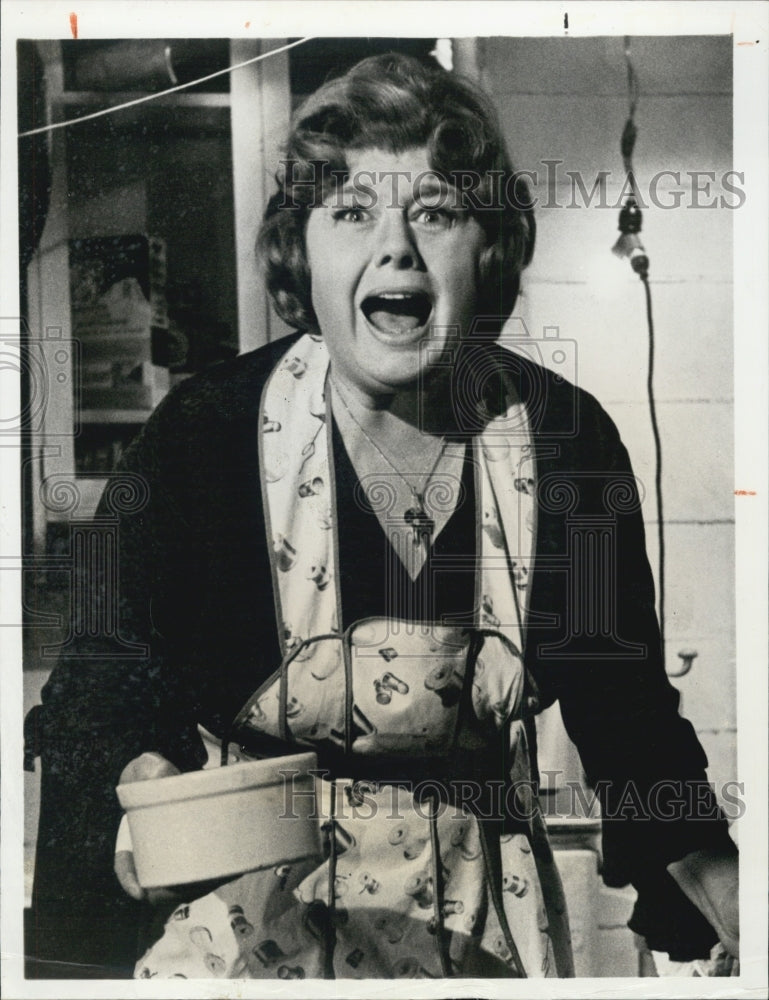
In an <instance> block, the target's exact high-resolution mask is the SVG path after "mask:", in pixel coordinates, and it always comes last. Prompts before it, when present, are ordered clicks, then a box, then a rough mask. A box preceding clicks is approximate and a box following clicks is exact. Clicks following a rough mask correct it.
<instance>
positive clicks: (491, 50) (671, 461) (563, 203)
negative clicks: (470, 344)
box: [479, 36, 746, 786]
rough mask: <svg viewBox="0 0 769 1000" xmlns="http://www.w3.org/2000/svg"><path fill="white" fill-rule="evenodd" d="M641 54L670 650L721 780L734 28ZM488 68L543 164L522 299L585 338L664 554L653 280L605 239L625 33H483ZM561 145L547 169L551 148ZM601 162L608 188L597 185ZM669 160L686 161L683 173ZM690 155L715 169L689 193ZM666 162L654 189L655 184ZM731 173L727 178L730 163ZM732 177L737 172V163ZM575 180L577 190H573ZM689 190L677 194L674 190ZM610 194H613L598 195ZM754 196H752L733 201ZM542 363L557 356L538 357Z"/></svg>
mask: <svg viewBox="0 0 769 1000" xmlns="http://www.w3.org/2000/svg"><path fill="white" fill-rule="evenodd" d="M631 53H632V58H633V62H634V64H635V68H636V72H637V74H638V78H639V82H640V87H641V95H640V100H639V102H638V107H637V111H636V118H635V120H636V125H637V128H638V138H637V141H636V149H635V156H634V165H635V171H636V176H637V179H638V183H639V186H640V189H641V194H642V196H643V197H644V198H645V199H646V201H647V202H648V203H649V207H648V208H647V209H646V210H645V211H644V218H643V233H642V239H643V242H644V245H645V247H646V249H647V251H648V253H649V256H650V260H651V268H650V275H651V285H652V296H653V309H654V321H655V327H656V345H657V350H656V355H657V357H656V366H655V368H656V374H655V390H656V397H657V409H658V418H659V424H660V433H661V437H662V444H663V463H664V466H663V469H664V472H663V497H664V524H665V537H666V585H667V597H666V609H667V615H666V617H667V643H666V646H667V648H666V656H667V667H668V670H669V671H672V670H676V669H678V668H679V667H680V665H681V661H680V660H679V658H678V655H677V654H678V651H679V650H681V649H684V648H692V649H696V650H697V651H698V652H699V656H698V658H697V659H696V660H695V662H694V667H693V669H692V671H691V672H690V673H689V674H688V676H686V677H684V678H681V679H680V680H676V681H674V683H676V684H677V685H678V686H679V687H680V689H681V691H682V693H683V708H684V714H685V715H687V716H688V717H689V718H690V719H691V720H692V722H693V724H694V726H695V728H696V729H697V731H698V733H699V735H700V738H701V740H702V742H703V744H704V746H705V749H706V751H707V753H708V756H709V758H710V777H711V779H712V780H713V781H715V782H716V784H717V786H720V784H721V783H722V782H723V781H725V780H728V779H733V778H736V777H737V774H736V759H735V723H736V716H735V659H734V589H733V581H734V556H733V552H734V502H735V498H734V490H735V487H736V486H739V484H735V482H734V474H733V364H732V285H733V280H732V219H733V211H734V210H733V209H729V208H725V207H699V208H698V207H694V205H693V204H692V203H693V201H695V200H696V201H698V202H699V203H700V205H702V206H708V205H710V204H711V203H712V202H714V201H715V202H716V203H720V202H722V201H724V200H725V201H727V202H728V203H730V204H735V203H737V202H738V201H739V197H738V196H737V195H733V194H730V193H729V191H728V190H726V189H725V188H724V187H723V186H722V184H721V179H722V178H723V176H724V174H725V173H726V172H727V171H730V170H731V169H732V161H731V149H732V97H731V92H732V73H731V66H732V60H731V56H732V40H731V38H730V37H727V36H722V37H684V38H678V39H676V38H662V37H660V38H639V39H632V40H631ZM479 61H480V64H481V72H482V78H483V82H484V84H485V86H486V87H487V89H488V90H489V91H490V92H491V93H492V95H493V97H494V99H495V102H496V104H497V106H498V108H499V111H500V114H501V117H502V121H503V125H504V129H505V133H506V137H507V141H508V144H509V148H510V151H511V154H512V156H513V160H514V163H515V166H516V167H517V168H518V169H522V170H531V171H536V172H537V175H538V183H537V184H536V185H535V187H534V193H535V194H536V195H537V197H538V199H539V206H540V207H539V210H538V212H537V222H538V227H539V229H538V246H537V250H536V253H535V258H534V263H533V264H532V266H531V268H530V269H529V271H528V272H527V274H526V278H525V292H524V295H523V297H522V300H521V304H520V313H521V316H522V317H523V319H524V320H525V322H526V324H527V326H528V328H529V331H530V332H531V334H532V336H535V337H536V336H541V335H542V329H543V327H548V326H549V327H558V328H559V332H560V337H561V338H562V339H564V340H573V341H575V342H576V372H575V375H576V379H577V381H578V383H579V384H580V385H581V386H583V387H584V388H586V389H588V390H589V391H590V392H592V393H594V394H595V395H596V396H597V397H598V399H599V400H600V401H601V402H602V403H603V404H604V406H605V407H606V408H607V409H608V411H609V413H610V414H611V416H612V417H613V418H614V420H615V421H616V423H617V425H618V427H619V430H620V433H621V435H622V437H623V439H624V441H625V444H626V445H627V447H628V450H629V451H630V455H631V458H632V460H633V465H634V469H635V473H636V475H637V476H638V477H639V479H640V480H641V482H642V484H643V487H644V488H645V491H646V499H645V501H644V516H645V521H646V526H647V542H648V551H649V557H650V559H651V562H652V566H653V568H654V570H655V574H656V570H657V510H656V504H655V497H654V443H653V437H652V431H651V423H650V419H649V412H648V406H647V402H646V374H647V351H648V339H647V327H646V313H645V300H644V293H643V287H642V285H641V283H640V281H639V280H638V278H637V277H636V276H635V275H634V274H633V272H632V270H631V268H630V266H629V264H628V263H627V261H620V260H618V259H617V258H616V257H614V256H613V255H612V254H611V252H610V248H611V247H612V245H613V243H614V241H615V240H616V238H617V236H618V232H617V224H618V216H619V211H618V209H617V208H616V207H614V206H616V205H617V203H618V200H619V199H620V195H621V192H622V189H623V185H624V183H625V175H624V172H623V167H622V159H621V155H620V145H619V143H620V134H621V132H622V128H623V125H624V123H625V119H626V118H627V113H628V96H627V77H626V64H625V57H624V40H623V39H622V38H621V37H617V38H590V39H576V38H563V39H560V38H543V39H538V38H527V39H519V38H515V39H513V38H491V39H484V40H483V41H482V42H481V45H480V60H479ZM545 160H550V161H561V162H560V163H559V164H558V165H557V166H556V165H554V164H552V163H551V165H550V166H549V167H548V166H547V165H546V164H545V163H544V162H543V161H545ZM601 171H609V172H610V174H609V176H608V177H607V178H606V180H605V187H604V194H603V197H602V198H601V199H600V201H599V194H598V193H596V194H595V196H594V197H593V199H592V203H591V205H590V206H589V207H586V202H587V200H588V199H587V198H586V197H584V196H582V195H580V192H579V188H578V187H576V188H575V184H576V181H572V179H571V177H570V176H569V173H568V172H578V173H579V175H580V176H581V178H582V180H583V183H584V185H585V187H586V190H587V192H588V194H589V192H590V191H591V189H592V187H593V184H594V182H595V179H596V177H597V176H598V175H599V173H600V172H601ZM662 171H673V172H678V173H679V174H680V183H679V182H678V180H677V179H676V178H675V177H671V176H670V175H669V174H668V175H665V176H662V177H659V175H660V173H661V172H662ZM692 171H710V172H714V173H715V176H716V181H715V182H712V181H710V180H709V179H708V178H707V177H702V178H700V180H699V185H700V187H701V188H702V192H701V193H700V194H698V195H697V194H696V193H695V194H692V188H693V186H694V181H693V180H692V178H691V177H690V176H689V173H690V172H692ZM655 177H657V178H658V179H657V181H655V182H654V183H655V184H656V200H657V202H659V203H660V206H675V205H676V203H677V202H679V203H680V204H679V205H678V207H670V208H668V207H658V206H657V205H655V204H653V203H652V199H651V192H650V185H651V184H652V182H653V179H654V178H655ZM727 180H728V178H727ZM733 183H734V184H735V185H737V186H739V180H737V179H733ZM575 191H576V196H575V193H574V192H575ZM677 191H679V192H683V194H676V192H677ZM602 206H609V207H602ZM741 210H742V211H745V210H746V209H745V208H744V207H743V208H742V209H741ZM546 361H547V357H546Z"/></svg>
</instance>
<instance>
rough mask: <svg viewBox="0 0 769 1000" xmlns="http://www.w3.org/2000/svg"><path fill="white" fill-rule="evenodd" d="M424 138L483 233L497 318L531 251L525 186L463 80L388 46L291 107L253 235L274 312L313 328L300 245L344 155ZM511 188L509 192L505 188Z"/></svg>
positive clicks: (482, 310) (397, 148)
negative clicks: (273, 186) (272, 188)
mask: <svg viewBox="0 0 769 1000" xmlns="http://www.w3.org/2000/svg"><path fill="white" fill-rule="evenodd" d="M419 147H425V148H426V149H427V150H428V155H429V162H430V165H431V167H432V169H433V170H434V172H435V173H436V174H437V175H438V176H439V177H441V178H442V179H444V180H445V181H446V182H448V183H449V184H451V185H453V186H454V188H455V189H457V190H458V191H460V192H461V193H462V197H463V198H465V199H466V203H467V204H468V207H469V209H470V211H472V212H473V214H474V215H475V217H476V218H477V220H478V221H479V223H480V224H481V226H482V228H483V229H484V232H485V234H486V240H487V244H486V248H485V249H484V251H483V253H482V256H481V261H480V287H479V289H478V312H479V315H483V316H486V317H489V316H492V317H495V318H498V319H499V326H500V327H501V325H502V323H503V322H504V320H505V319H506V318H507V317H508V316H509V315H510V314H511V313H512V311H513V306H514V305H515V301H516V299H517V297H518V291H519V288H520V278H521V272H522V270H523V269H524V267H526V265H527V264H528V263H529V262H530V260H531V257H532V254H533V251H534V238H535V224H534V214H533V208H532V204H531V199H530V197H529V192H528V188H527V187H526V184H525V182H524V180H523V178H522V177H520V176H518V175H516V174H515V173H514V171H513V167H512V164H511V162H510V159H509V157H508V154H507V151H506V149H505V144H504V140H503V138H502V134H501V130H500V127H499V124H498V122H497V117H496V113H495V111H494V109H493V107H492V105H491V103H490V101H489V100H488V98H487V97H486V95H485V94H484V93H483V92H481V91H479V90H478V88H477V87H476V86H475V85H474V84H473V83H472V82H471V81H469V80H466V79H464V78H462V77H459V76H457V75H455V74H453V73H449V72H447V71H446V70H444V69H442V68H441V67H439V66H438V65H437V64H435V65H434V66H431V65H426V64H424V63H422V62H420V61H419V60H417V59H414V58H412V57H410V56H404V55H400V54H396V53H391V54H388V55H380V56H372V57H370V58H368V59H364V60H362V61H361V62H359V63H358V64H357V65H355V66H354V67H353V68H352V69H351V70H350V71H349V72H347V73H346V74H345V75H344V76H341V77H339V78H337V79H335V80H331V81H330V82H328V83H326V84H324V85H323V86H322V87H320V88H319V89H318V90H317V91H316V92H315V93H314V94H313V95H312V96H311V97H309V98H308V99H307V100H306V101H305V102H304V103H303V104H302V105H301V107H299V108H298V109H297V111H296V112H295V114H294V117H293V120H292V123H291V128H290V132H289V136H288V140H287V142H286V145H285V158H284V160H283V161H282V162H281V167H280V170H279V171H278V173H277V174H276V181H277V184H278V191H277V192H276V193H275V194H274V195H273V196H272V198H271V199H270V201H269V203H268V206H267V209H266V211H265V215H264V220H263V222H262V226H261V230H260V232H259V237H258V241H257V250H258V253H259V255H260V257H261V259H262V261H263V263H264V266H265V276H266V281H267V288H268V290H269V293H270V295H271V296H272V300H273V303H274V305H275V309H276V311H277V313H278V315H279V316H280V317H281V318H282V319H284V320H285V321H286V323H288V324H289V325H290V326H293V327H295V328H297V329H316V328H317V325H318V324H317V319H316V317H315V313H314V310H313V307H312V301H311V276H310V269H309V265H308V263H307V253H306V249H305V230H306V224H307V219H308V216H309V213H310V211H311V209H312V207H313V206H314V205H318V204H320V203H321V201H322V199H323V197H324V194H326V193H327V192H328V191H329V189H330V188H332V187H333V186H334V185H338V184H340V183H344V180H345V178H346V176H347V162H346V158H345V154H346V152H348V151H359V150H361V149H374V148H376V149H383V150H386V151H388V152H391V153H401V152H404V151H406V150H409V149H414V148H419ZM511 193H512V195H513V196H512V197H511Z"/></svg>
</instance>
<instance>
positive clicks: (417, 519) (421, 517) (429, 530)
mask: <svg viewBox="0 0 769 1000" xmlns="http://www.w3.org/2000/svg"><path fill="white" fill-rule="evenodd" d="M414 501H415V506H413V507H409V509H408V510H407V511H406V513H405V514H404V515H403V517H404V520H405V521H406V524H410V525H411V531H412V537H411V541H412V543H413V545H414V547H415V548H417V547H418V546H420V545H421V544H422V540H423V539H424V541H425V542H426V543H427V545H428V547H429V545H430V540H431V539H432V537H433V531H434V530H435V521H433V519H432V518H431V517H430V515H429V514H428V513H427V511H426V510H425V509H424V507H423V505H422V498H421V497H420V496H419V495H418V494H415V496H414Z"/></svg>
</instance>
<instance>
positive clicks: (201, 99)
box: [51, 90, 231, 133]
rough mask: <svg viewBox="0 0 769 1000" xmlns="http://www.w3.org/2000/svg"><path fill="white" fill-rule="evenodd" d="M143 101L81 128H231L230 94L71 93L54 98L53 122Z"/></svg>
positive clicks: (200, 130) (214, 130)
mask: <svg viewBox="0 0 769 1000" xmlns="http://www.w3.org/2000/svg"><path fill="white" fill-rule="evenodd" d="M140 98H151V99H150V100H143V101H142V103H141V104H132V105H131V106H130V107H127V108H123V109H122V110H119V111H118V110H112V111H111V113H110V114H109V115H102V116H101V117H99V118H94V119H92V120H90V121H87V122H83V124H82V125H81V126H80V128H81V129H88V128H92V129H93V128H95V129H102V130H103V129H104V128H105V127H108V128H109V129H111V130H114V131H122V130H130V129H133V128H135V127H137V126H139V125H141V126H143V127H146V128H149V129H152V130H154V131H168V130H172V131H173V132H175V133H179V132H181V131H191V132H194V133H200V132H222V131H227V132H228V131H229V127H230V105H231V102H230V95H229V94H185V93H183V92H182V93H175V94H158V95H155V94H152V93H119V94H116V93H112V94H103V93H99V92H98V91H90V90H88V91H81V90H71V91H64V92H63V93H61V94H59V95H57V96H55V97H54V98H52V100H51V105H52V113H53V120H54V121H63V120H67V121H69V120H74V121H77V119H78V118H81V117H83V116H85V115H88V114H90V113H92V112H93V111H100V110H102V109H117V108H118V107H119V105H121V104H126V103H128V102H129V101H136V100H137V99H140Z"/></svg>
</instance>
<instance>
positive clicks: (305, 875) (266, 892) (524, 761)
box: [136, 334, 573, 979]
mask: <svg viewBox="0 0 769 1000" xmlns="http://www.w3.org/2000/svg"><path fill="white" fill-rule="evenodd" d="M328 367H329V360H328V354H327V351H326V348H325V345H324V344H323V342H322V340H321V339H319V338H317V337H314V336H312V335H309V334H307V335H305V336H304V337H303V338H301V339H300V340H299V341H297V342H296V343H295V344H294V345H292V347H291V348H290V349H289V350H288V352H287V354H286V355H285V356H284V358H283V359H282V360H281V362H280V363H279V364H278V365H277V367H276V368H275V370H274V371H273V373H272V375H271V377H270V379H269V381H268V383H267V385H266V386H265V390H264V393H263V397H262V405H261V414H260V416H261V437H260V466H261V468H260V472H261V481H262V495H263V499H264V508H265V524H266V530H267V535H268V543H269V547H270V551H271V563H272V578H273V594H274V598H275V609H276V621H277V624H278V630H279V635H280V642H281V650H282V654H283V660H282V663H281V665H280V667H279V669H278V670H277V671H276V673H275V674H274V675H273V676H272V677H270V678H269V679H268V680H267V681H266V682H265V683H264V684H263V685H262V686H261V687H260V688H259V689H258V690H257V691H256V692H255V694H254V695H253V696H252V698H251V699H249V701H248V702H247V704H246V705H245V706H244V708H243V710H242V711H241V712H240V714H239V716H238V718H237V719H236V720H235V724H234V729H233V733H232V734H231V736H232V737H233V738H234V739H235V740H236V742H238V743H240V744H242V745H244V746H245V747H248V748H249V749H250V750H251V751H252V753H253V755H255V756H257V755H263V754H267V755H275V753H276V752H277V753H296V752H298V751H300V750H301V749H307V750H310V749H314V750H316V751H317V752H318V755H319V758H320V759H321V761H323V760H332V761H334V765H333V773H331V772H325V776H324V777H321V778H319V780H318V782H317V786H318V796H319V801H320V809H319V812H320V813H321V816H322V818H323V817H325V820H326V822H325V823H324V824H323V829H324V832H325V834H326V849H325V851H324V852H323V855H322V856H321V855H320V854H319V856H318V857H316V858H309V859H306V860H305V861H303V862H300V863H296V862H294V863H288V862H287V863H285V864H280V865H277V866H276V867H274V868H271V869H269V870H255V871H252V872H249V873H247V874H245V875H243V876H241V877H240V878H238V879H235V880H233V881H232V882H230V883H228V884H226V885H224V886H222V887H220V888H219V889H217V890H215V891H214V892H212V893H210V894H209V895H207V896H205V897H203V898H201V899H198V900H195V901H194V902H192V903H190V904H187V905H184V906H180V907H179V908H177V910H176V911H175V912H174V913H173V914H172V915H171V917H170V918H169V920H168V922H167V923H166V926H165V930H164V933H163V936H162V937H161V938H160V940H159V941H158V942H157V943H156V944H154V945H153V946H152V947H151V948H150V949H149V950H148V952H147V953H146V954H145V955H144V957H143V958H142V959H141V960H140V962H139V963H138V964H137V967H136V975H137V976H138V977H140V978H153V977H155V976H159V977H173V976H176V977H186V978H201V977H203V978H207V977H212V976H214V977H223V978H239V977H245V978H279V979H303V978H313V977H323V976H325V977H327V978H331V977H336V978H356V979H369V978H371V979H374V978H442V977H447V976H461V977H466V978H467V977H478V978H482V977H526V976H531V977H540V976H568V975H573V966H572V959H571V949H570V942H569V933H568V923H567V919H566V912H565V903H564V898H563V892H562V889H561V885H560V880H559V878H558V874H557V870H556V868H555V864H554V861H553V857H552V852H551V850H550V846H549V844H548V841H547V834H546V830H545V824H544V820H543V817H542V815H541V813H540V811H539V806H538V803H537V800H536V796H535V795H534V793H533V790H532V785H531V768H530V758H529V752H528V746H527V739H526V730H525V727H524V724H523V721H522V720H523V718H524V717H525V716H528V715H532V714H533V713H534V712H536V710H537V702H536V695H535V694H534V692H533V690H532V687H531V686H530V684H529V683H528V680H527V675H526V671H525V669H524V664H523V632H524V618H525V612H526V598H527V589H528V576H529V565H530V560H531V558H532V552H533V534H534V527H535V526H534V515H535V506H534V496H533V494H534V489H533V487H534V459H533V452H532V448H531V443H530V440H529V433H528V424H527V420H526V414H525V410H524V408H523V407H522V406H521V404H520V403H519V402H517V401H516V399H515V397H514V394H513V393H512V392H511V393H510V395H509V397H508V398H507V399H506V401H505V407H504V412H502V413H500V414H498V415H496V416H489V418H488V420H487V421H486V423H485V427H484V430H483V432H482V433H481V434H479V435H476V436H475V437H474V438H473V439H472V446H473V459H474V468H475V486H476V506H477V509H478V511H479V512H480V513H481V516H480V517H478V518H477V521H478V528H477V536H478V537H477V543H476V551H477V553H478V558H477V560H476V569H475V591H476V600H475V609H476V610H475V613H474V614H475V620H473V621H468V622H467V623H464V624H461V625H453V624H446V623H441V622H409V621H400V620H397V619H391V618H385V617H376V618H368V619H364V620H361V621H357V622H354V623H352V624H351V625H350V626H349V627H348V628H346V629H345V630H344V631H341V629H340V623H341V622H342V620H343V619H342V614H341V594H340V586H339V573H338V563H339V558H338V535H337V529H338V525H337V518H336V503H335V487H334V481H333V468H334V463H333V458H332V449H331V420H330V413H329V410H328V406H327V393H326V386H327V377H328ZM425 502H426V504H427V505H428V506H429V505H430V502H431V498H430V496H429V494H428V496H427V497H426V498H425ZM433 502H440V498H437V500H436V499H435V498H434V500H433ZM227 742H228V741H227V740H225V745H227ZM388 779H389V780H388ZM503 817H504V818H503ZM255 860H258V859H255Z"/></svg>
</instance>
